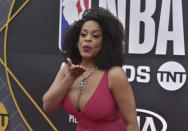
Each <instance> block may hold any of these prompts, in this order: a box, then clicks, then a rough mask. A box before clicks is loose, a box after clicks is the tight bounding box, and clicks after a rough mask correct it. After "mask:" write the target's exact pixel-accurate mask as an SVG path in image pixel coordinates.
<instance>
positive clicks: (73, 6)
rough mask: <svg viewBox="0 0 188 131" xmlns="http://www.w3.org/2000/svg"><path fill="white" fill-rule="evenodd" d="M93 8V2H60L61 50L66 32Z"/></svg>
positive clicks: (81, 0)
mask: <svg viewBox="0 0 188 131" xmlns="http://www.w3.org/2000/svg"><path fill="white" fill-rule="evenodd" d="M90 7H91V0H61V1H60V22H59V23H60V26H59V48H60V49H61V44H62V43H63V42H62V37H63V35H64V33H65V32H64V31H65V30H66V28H67V27H69V25H70V24H72V23H74V21H75V20H78V19H80V18H81V16H82V14H83V12H84V11H85V10H87V9H89V8H90Z"/></svg>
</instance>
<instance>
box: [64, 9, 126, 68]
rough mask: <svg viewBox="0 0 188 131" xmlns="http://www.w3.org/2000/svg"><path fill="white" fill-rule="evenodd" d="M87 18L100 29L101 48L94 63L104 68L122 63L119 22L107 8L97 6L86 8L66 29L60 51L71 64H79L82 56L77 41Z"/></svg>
mask: <svg viewBox="0 0 188 131" xmlns="http://www.w3.org/2000/svg"><path fill="white" fill-rule="evenodd" d="M89 20H93V21H96V22H97V23H98V24H99V25H100V27H101V29H102V33H103V34H102V35H103V40H102V48H101V50H100V51H99V53H98V54H97V55H96V56H95V57H94V65H95V66H97V67H98V68H99V69H102V70H106V69H109V68H111V67H113V66H122V65H123V64H124V57H123V56H124V53H123V52H124V44H125V32H124V28H123V26H122V24H121V22H120V21H119V20H118V19H117V18H116V17H115V16H114V15H113V14H112V13H111V12H110V11H108V10H107V9H104V8H101V7H97V8H91V9H88V10H86V11H85V12H84V13H83V15H82V19H80V20H78V21H75V22H74V23H73V24H72V25H70V27H69V28H68V29H67V30H66V32H65V35H64V37H63V44H62V53H63V56H64V57H65V58H67V57H69V58H71V60H72V63H73V64H80V63H81V61H82V56H81V55H80V53H79V50H78V41H79V35H80V31H81V28H82V26H83V24H84V23H85V22H87V21H89Z"/></svg>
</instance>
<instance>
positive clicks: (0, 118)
mask: <svg viewBox="0 0 188 131" xmlns="http://www.w3.org/2000/svg"><path fill="white" fill-rule="evenodd" d="M7 126H8V113H7V110H6V108H5V107H4V105H3V104H2V103H0V131H5V130H6V128H7Z"/></svg>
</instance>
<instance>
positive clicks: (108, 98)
mask: <svg viewBox="0 0 188 131" xmlns="http://www.w3.org/2000/svg"><path fill="white" fill-rule="evenodd" d="M62 105H63V108H64V110H65V111H66V112H67V113H69V114H72V115H74V117H75V118H76V120H77V127H76V131H125V122H124V120H123V118H122V116H121V115H120V112H119V109H118V106H117V104H116V102H115V100H114V98H113V96H112V94H111V92H110V90H109V88H108V71H105V72H104V75H103V77H102V78H101V80H100V82H99V84H98V86H97V88H96V90H95V92H94V93H93V95H92V96H91V98H90V99H89V100H88V102H87V104H86V105H85V107H84V109H83V111H81V112H79V111H77V110H76V109H75V108H74V107H73V105H72V103H71V102H70V99H69V97H68V93H67V95H66V96H65V98H64V99H63V101H62Z"/></svg>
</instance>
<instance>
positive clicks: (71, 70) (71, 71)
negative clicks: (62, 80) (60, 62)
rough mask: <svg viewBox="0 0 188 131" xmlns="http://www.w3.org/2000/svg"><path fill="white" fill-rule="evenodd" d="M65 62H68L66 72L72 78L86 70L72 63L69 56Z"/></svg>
mask: <svg viewBox="0 0 188 131" xmlns="http://www.w3.org/2000/svg"><path fill="white" fill-rule="evenodd" d="M67 62H68V72H67V73H68V75H70V76H71V77H73V78H74V79H76V78H78V77H79V76H81V75H82V74H83V73H84V72H85V71H86V68H85V67H83V66H80V65H74V64H72V61H71V59H70V58H67Z"/></svg>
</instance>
